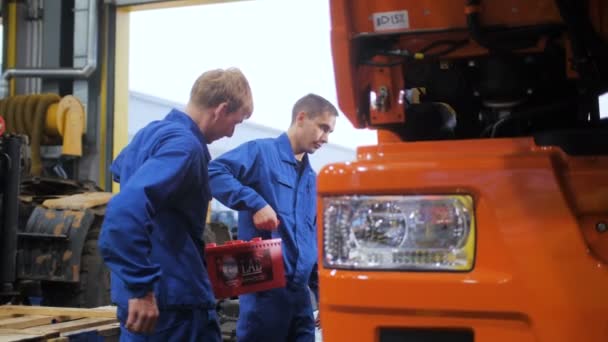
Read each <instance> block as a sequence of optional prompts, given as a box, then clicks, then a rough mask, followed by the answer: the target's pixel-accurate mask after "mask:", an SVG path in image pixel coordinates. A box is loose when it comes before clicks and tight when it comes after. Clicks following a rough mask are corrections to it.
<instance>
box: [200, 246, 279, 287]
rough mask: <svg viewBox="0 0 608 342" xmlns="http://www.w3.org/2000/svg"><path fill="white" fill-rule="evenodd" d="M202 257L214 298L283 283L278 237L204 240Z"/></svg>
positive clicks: (277, 285)
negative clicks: (246, 240)
mask: <svg viewBox="0 0 608 342" xmlns="http://www.w3.org/2000/svg"><path fill="white" fill-rule="evenodd" d="M205 260H206V261H207V272H208V273H209V279H210V280H211V285H213V292H214V293H215V297H216V298H218V299H221V298H228V297H235V296H238V295H241V294H244V293H251V292H258V291H264V290H269V289H274V288H278V287H285V266H284V265H283V253H282V250H281V239H272V240H262V239H261V238H254V239H252V240H251V241H249V242H245V241H242V240H235V241H228V242H226V243H224V244H223V245H221V246H218V245H216V244H215V243H208V244H207V245H206V246H205Z"/></svg>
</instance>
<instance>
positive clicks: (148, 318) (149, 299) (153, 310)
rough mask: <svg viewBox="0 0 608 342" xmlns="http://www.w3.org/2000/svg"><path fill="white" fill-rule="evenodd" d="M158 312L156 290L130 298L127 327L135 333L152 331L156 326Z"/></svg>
mask: <svg viewBox="0 0 608 342" xmlns="http://www.w3.org/2000/svg"><path fill="white" fill-rule="evenodd" d="M158 314H159V313H158V306H156V298H154V292H148V293H147V294H146V295H145V296H144V297H141V298H132V299H129V317H128V318H127V323H126V324H125V327H126V328H127V329H128V330H129V331H131V332H134V333H139V334H149V333H152V332H154V327H155V326H156V320H157V319H158Z"/></svg>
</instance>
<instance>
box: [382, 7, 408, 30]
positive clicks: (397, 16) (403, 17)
mask: <svg viewBox="0 0 608 342" xmlns="http://www.w3.org/2000/svg"><path fill="white" fill-rule="evenodd" d="M408 28H410V18H409V16H408V15H407V11H394V12H380V13H374V31H376V32H379V31H393V30H404V29H408Z"/></svg>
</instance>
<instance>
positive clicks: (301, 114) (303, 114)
mask: <svg viewBox="0 0 608 342" xmlns="http://www.w3.org/2000/svg"><path fill="white" fill-rule="evenodd" d="M306 118H308V114H306V112H305V111H300V112H299V113H298V114H296V123H298V124H302V122H304V120H306Z"/></svg>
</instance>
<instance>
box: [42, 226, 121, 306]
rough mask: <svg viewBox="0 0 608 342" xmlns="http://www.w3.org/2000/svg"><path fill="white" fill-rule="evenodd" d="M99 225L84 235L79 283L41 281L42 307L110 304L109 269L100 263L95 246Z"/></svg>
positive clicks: (99, 256) (101, 260)
mask: <svg viewBox="0 0 608 342" xmlns="http://www.w3.org/2000/svg"><path fill="white" fill-rule="evenodd" d="M99 226H100V225H99V224H93V226H92V227H91V231H89V233H88V234H87V238H86V241H85V243H84V248H83V250H82V256H81V259H80V282H79V283H78V284H61V283H51V282H44V283H42V284H41V289H42V296H43V300H42V304H43V305H45V306H59V307H77V308H94V307H98V306H105V305H110V304H111V301H110V271H109V269H108V268H107V267H106V266H105V264H104V263H103V259H102V258H101V255H100V254H99V249H98V247H97V239H98V237H99V231H100V230H99Z"/></svg>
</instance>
